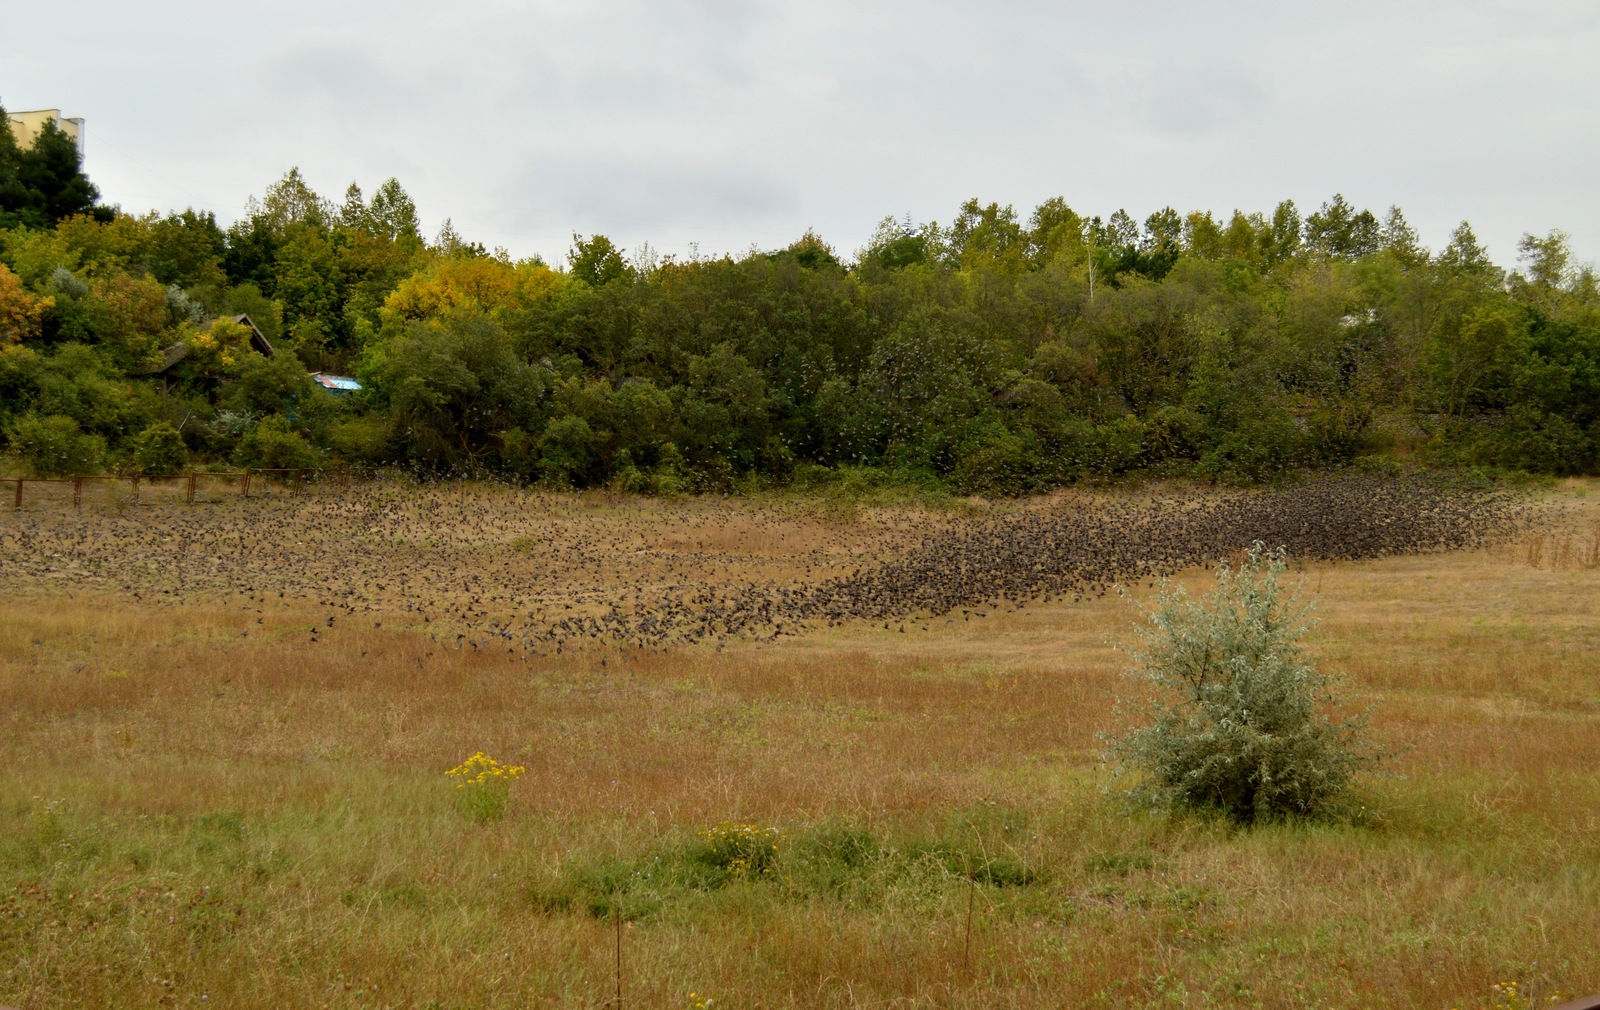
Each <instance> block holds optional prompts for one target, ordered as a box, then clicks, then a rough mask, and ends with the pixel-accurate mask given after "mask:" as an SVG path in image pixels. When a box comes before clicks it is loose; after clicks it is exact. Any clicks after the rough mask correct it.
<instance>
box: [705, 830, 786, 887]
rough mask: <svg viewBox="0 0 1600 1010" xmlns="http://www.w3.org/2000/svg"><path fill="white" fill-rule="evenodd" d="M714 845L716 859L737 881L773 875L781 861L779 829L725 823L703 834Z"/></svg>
mask: <svg viewBox="0 0 1600 1010" xmlns="http://www.w3.org/2000/svg"><path fill="white" fill-rule="evenodd" d="M701 834H703V835H704V836H705V839H706V841H708V842H710V843H711V854H712V858H713V859H714V860H715V861H716V862H717V863H718V864H720V865H721V866H722V867H723V868H724V869H726V870H727V871H729V872H730V873H732V874H733V875H734V876H736V877H746V876H750V875H752V874H770V873H771V872H772V867H773V864H774V863H776V862H777V860H778V843H779V842H781V841H783V836H782V835H781V834H779V833H778V829H777V828H768V827H763V826H762V825H760V824H737V823H734V822H732V821H723V822H721V823H720V824H717V825H716V826H714V827H710V828H707V829H705V831H703V832H701Z"/></svg>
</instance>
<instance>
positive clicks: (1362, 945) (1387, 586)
mask: <svg viewBox="0 0 1600 1010" xmlns="http://www.w3.org/2000/svg"><path fill="white" fill-rule="evenodd" d="M1583 489H1585V488H1584V486H1582V485H1574V486H1571V487H1569V488H1568V489H1567V491H1566V492H1565V493H1566V494H1568V495H1569V496H1570V495H1571V494H1573V493H1575V492H1576V491H1578V490H1583ZM1572 500H1575V501H1579V502H1587V499H1586V498H1585V499H1572ZM622 507H623V508H627V507H630V506H626V505H625V506H622ZM647 507H649V508H651V509H656V508H659V507H660V506H657V505H649V506H647ZM1586 507H1588V508H1590V509H1591V510H1592V508H1593V506H1586ZM693 508H694V509H696V510H701V509H704V508H705V506H704V505H702V504H695V505H694V506H693ZM1580 518H1581V519H1582V520H1583V522H1585V523H1588V522H1592V520H1593V516H1592V515H1590V514H1589V513H1584V514H1583V515H1582V516H1581V517H1580ZM607 521H613V522H614V521H616V517H615V515H614V514H612V515H611V516H610V517H609V518H608V520H607ZM741 521H743V520H741ZM1587 529H1588V527H1587V526H1584V525H1581V524H1580V525H1579V526H1578V527H1577V530H1578V532H1577V533H1576V534H1574V536H1577V537H1579V538H1581V537H1582V536H1583V535H1586V533H1585V531H1586V530H1587ZM818 535H825V534H823V533H819V534H818ZM1563 535H1565V534H1563ZM685 537H686V539H688V534H685ZM1580 547H1581V545H1580ZM620 550H621V548H619V551H620ZM717 550H718V551H719V554H718V558H719V560H718V562H717V563H718V564H720V565H724V566H727V565H728V564H729V559H728V551H729V550H730V548H729V547H728V545H726V544H720V545H718V548H717ZM1584 557H1585V555H1584V554H1583V551H1582V550H1581V549H1578V548H1573V549H1568V550H1566V552H1565V553H1562V552H1561V551H1558V550H1557V549H1556V548H1555V546H1554V542H1553V541H1552V542H1551V543H1550V545H1549V546H1546V545H1545V544H1544V542H1541V546H1540V547H1539V548H1538V549H1537V550H1535V549H1534V547H1533V544H1532V542H1531V541H1530V542H1528V543H1523V544H1517V545H1510V546H1507V547H1504V548H1501V549H1497V550H1495V551H1488V552H1482V553H1477V554H1470V555H1467V554H1463V555H1441V556H1428V557H1421V558H1406V559H1395V560H1390V561H1384V562H1378V563H1371V564H1361V565H1341V566H1327V567H1322V568H1316V569H1313V570H1311V571H1310V572H1308V581H1309V586H1310V588H1311V589H1313V590H1314V591H1317V592H1319V593H1320V595H1321V597H1322V599H1323V604H1322V607H1321V610H1320V614H1321V617H1322V619H1323V624H1322V627H1321V628H1320V630H1319V632H1318V634H1317V635H1316V636H1315V639H1316V642H1317V644H1318V648H1319V650H1320V653H1321V655H1322V657H1323V659H1324V661H1325V662H1327V663H1328V664H1329V665H1330V666H1331V667H1332V668H1334V669H1337V670H1342V671H1345V672H1346V673H1348V674H1349V676H1350V677H1351V679H1352V694H1353V695H1354V696H1355V698H1356V700H1357V702H1358V703H1372V704H1374V705H1375V706H1376V708H1375V713H1374V731H1375V732H1376V733H1377V734H1378V735H1379V737H1380V738H1381V739H1382V740H1384V741H1386V742H1388V743H1390V744H1392V745H1395V746H1396V747H1398V748H1400V754H1399V756H1398V757H1397V759H1396V760H1395V762H1394V763H1393V765H1392V768H1391V771H1392V773H1393V774H1392V775H1391V777H1388V778H1384V779H1380V780H1377V781H1375V782H1373V783H1371V784H1369V785H1368V786H1367V787H1366V789H1365V792H1364V793H1363V795H1362V796H1361V797H1360V798H1359V802H1360V803H1361V804H1364V806H1365V807H1366V811H1365V812H1364V813H1358V814H1357V815H1356V816H1352V817H1351V818H1349V819H1347V820H1346V821H1344V822H1341V823H1335V824H1323V825H1276V826H1266V827H1261V828H1257V829H1253V830H1249V831H1239V830H1237V829H1234V828H1232V827H1230V826H1228V825H1227V824H1225V823H1220V822H1214V821H1210V820H1206V819H1203V818H1196V817H1172V818H1156V817H1148V816H1144V815H1137V814H1130V813H1127V812H1126V811H1124V810H1123V809H1122V808H1121V806H1120V805H1119V804H1118V802H1117V801H1116V800H1115V799H1114V798H1111V797H1108V796H1107V795H1106V794H1105V793H1104V792H1103V789H1102V787H1103V786H1104V784H1105V780H1106V775H1105V771H1104V770H1103V769H1102V768H1100V767H1099V766H1098V765H1097V760H1096V756H1095V755H1096V753H1097V749H1098V742H1097V734H1098V733H1100V732H1103V731H1105V730H1107V729H1110V728H1111V726H1112V725H1113V722H1112V720H1113V716H1112V703H1111V700H1110V693H1111V692H1112V691H1114V690H1118V689H1122V688H1123V687H1124V684H1123V683H1122V682H1121V681H1120V680H1119V678H1118V677H1117V670H1118V669H1119V667H1120V659H1119V657H1118V655H1117V654H1116V653H1115V652H1114V650H1112V649H1111V648H1110V646H1109V644H1108V639H1119V638H1126V637H1127V635H1126V630H1127V626H1128V622H1129V621H1130V620H1131V618H1132V614H1131V613H1130V611H1129V609H1128V608H1127V607H1126V605H1124V604H1122V603H1120V602H1119V601H1112V600H1097V601H1092V602H1089V603H1085V604H1079V605H1070V604H1067V605H1057V604H1052V605H1047V606H1039V607H1030V608H1028V609H1027V610H1025V611H1018V612H1015V613H1005V612H996V613H993V614H992V615H991V616H988V617H986V618H983V619H970V618H969V619H966V620H963V619H962V618H961V617H960V616H959V615H958V616H957V617H956V618H954V619H952V620H949V621H945V620H940V621H935V622H932V623H931V625H930V626H929V627H928V628H927V629H926V630H922V629H921V628H919V627H913V628H910V629H908V632H906V633H901V632H900V631H899V630H898V628H894V629H884V628H881V627H877V628H868V627H865V626H861V625H847V626H844V627H841V628H838V629H833V630H832V631H829V632H826V633H816V634H811V635H807V636H803V637H801V638H798V639H790V640H781V641H779V642H777V643H772V644H767V645H759V646H758V645H753V644H751V645H730V646H728V647H727V648H725V649H722V650H715V649H713V648H711V647H702V648H696V649H685V650H679V651H675V652H670V653H666V654H643V655H639V654H636V655H629V656H626V657H624V656H622V655H618V654H616V653H601V652H593V653H583V654H578V655H568V656H565V657H560V658H553V657H552V658H542V659H541V658H535V659H532V660H530V661H527V662H523V661H521V660H520V659H519V658H516V657H507V656H498V655H492V654H490V653H488V652H474V651H471V650H464V651H457V650H452V649H449V648H446V647H444V646H441V645H440V644H439V643H438V642H436V641H435V640H434V639H431V638H428V637H425V636H424V635H422V634H419V633H418V632H417V631H415V630H413V629H409V628H399V630H397V626H398V622H396V621H393V620H391V621H389V622H387V623H388V624H390V628H388V629H380V628H377V627H374V626H372V624H369V623H365V622H356V621H351V622H348V623H346V622H339V623H338V624H336V625H334V626H332V627H328V628H324V629H323V630H321V631H320V632H319V634H318V635H317V636H314V637H312V638H311V639H310V640H308V636H307V634H306V628H307V624H308V622H313V621H316V620H317V619H318V618H319V617H320V614H321V612H320V611H318V610H316V609H315V608H312V607H311V606H310V602H309V601H307V603H306V605H305V608H304V612H303V613H302V612H301V610H298V609H296V607H295V606H289V605H286V606H284V607H282V608H280V609H277V610H268V611H266V612H262V611H260V610H259V609H248V610H247V609H244V608H241V607H239V606H237V605H236V604H234V603H233V602H231V601H226V600H217V601H214V602H207V601H206V600H205V599H203V598H193V599H187V600H185V601H183V602H181V603H179V604H177V605H172V606H164V607H150V606H145V605H144V604H142V603H140V602H139V601H135V600H131V599H129V598H127V597H126V596H125V595H123V594H117V593H106V592H95V593H90V594H88V595H86V594H85V593H84V592H82V591H76V592H73V591H71V590H68V589H65V588H55V587H52V586H51V585H50V584H49V583H47V582H43V581H41V582H39V583H37V584H33V585H21V586H13V589H12V592H11V595H10V596H9V597H7V598H5V599H3V600H0V698H3V699H4V701H3V707H0V724H3V732H0V1003H8V1004H15V1005H18V1006H22V1007H26V1008H35V1007H40V1008H42V1007H56V1006H100V1005H119V1006H158V1005H163V1006H189V1005H193V1006H201V1005H204V1006H263V1007H265V1006H321V1005H328V1006H350V1007H357V1006H371V1007H379V1006H394V1007H413V1006H414V1007H429V1006H437V1007H476V1006H507V1007H510V1006H518V1007H521V1006H528V1005H545V1006H563V1007H565V1006H592V1007H600V1006H605V1005H607V1004H608V1003H610V1002H612V1000H613V998H614V993H615V984H616V981H615V977H614V972H615V948H614V944H615V942H616V939H615V934H614V933H613V922H612V919H611V918H610V917H611V916H612V915H613V914H614V913H618V912H620V913H621V915H622V916H623V917H625V919H626V920H627V926H626V928H625V929H624V930H623V932H622V947H623V980H622V981H623V989H624V999H625V1002H626V1004H627V1005H630V1006H650V1007H678V1006H685V1005H687V1001H688V998H689V993H690V992H695V993H699V994H702V995H705V994H709V995H711V996H713V997H715V999H716V1005H719V1006H726V1007H737V1006H780V1007H781V1006H793V1007H851V1006H900V1007H912V1006H927V1007H933V1006H939V1007H993V1006H1017V1007H1059V1006H1107V1007H1112V1006H1116V1007H1122V1006H1169V1005H1191V1006H1240V1007H1253V1006H1265V1007H1276V1006H1328V1007H1362V1006H1386V1007H1387V1006H1421V1007H1451V1006H1461V1007H1466V1006H1483V1007H1487V1006H1491V1005H1494V1004H1495V1003H1496V1002H1497V1001H1498V1002H1499V1003H1501V1004H1506V1000H1507V997H1506V996H1505V995H1504V993H1503V992H1497V991H1496V989H1495V986H1496V985H1497V984H1500V983H1504V982H1508V981H1515V982H1517V983H1518V986H1519V990H1520V991H1521V992H1524V993H1530V994H1531V998H1532V999H1533V1000H1534V1001H1535V1002H1543V1001H1544V999H1545V998H1546V997H1547V996H1549V995H1551V994H1553V993H1554V992H1556V991H1558V990H1559V991H1563V992H1566V993H1569V994H1575V993H1578V992H1587V991H1594V990H1600V973H1597V969H1596V967H1595V961H1594V950H1595V941H1594V938H1595V937H1596V936H1600V820H1597V814H1596V813H1595V811H1597V810H1600V779H1597V776H1596V775H1595V773H1594V770H1595V766H1596V758H1597V756H1600V569H1596V568H1590V567H1585V565H1584V564H1583V563H1582V559H1583V558H1584ZM1575 559H1576V560H1575ZM403 560H404V559H403V551H402V550H401V549H400V548H395V554H394V562H395V563H396V564H397V565H398V564H402V563H403ZM1192 578H1193V579H1194V580H1195V581H1196V582H1199V581H1203V580H1204V574H1203V573H1195V574H1194V575H1193V576H1192ZM69 592H70V596H69ZM258 618H260V622H259V623H258ZM602 661H604V665H602ZM480 748H481V749H484V750H487V751H489V752H490V753H491V754H494V755H495V756H496V757H500V758H502V759H504V760H508V761H515V762H516V763H518V764H522V765H525V766H527V768H528V773H527V775H526V776H524V777H523V778H522V779H519V780H518V781H517V782H516V783H515V784H514V786H513V791H512V802H511V807H510V813H509V815H508V816H507V818H506V819H505V820H503V821H499V822H496V823H491V824H487V825H475V824H472V823H470V822H469V821H468V820H467V819H466V818H464V817H463V816H462V815H461V813H460V812H459V811H458V810H457V809H456V807H455V805H454V803H453V795H452V787H451V783H450V782H449V781H448V780H447V779H446V778H445V777H444V775H443V772H444V770H445V769H447V768H449V767H451V766H452V765H454V764H456V763H457V762H458V761H460V760H461V759H462V758H463V757H465V756H467V755H468V754H471V753H472V752H473V751H475V750H478V749H480ZM724 821H731V822H735V823H749V824H758V825H768V826H772V827H774V828H776V829H777V830H778V831H779V832H780V833H781V836H782V837H781V840H779V841H778V843H777V844H778V855H777V858H776V860H775V861H774V863H773V864H772V871H771V872H770V873H756V874H750V873H740V872H738V871H737V869H736V868H731V867H730V866H729V865H727V864H726V862H725V861H719V858H718V857H717V855H716V853H715V852H713V851H711V849H710V847H709V845H708V842H707V840H706V839H705V837H704V836H703V834H702V832H703V831H704V830H705V829H706V828H708V827H710V826H713V825H715V824H718V823H719V822H724Z"/></svg>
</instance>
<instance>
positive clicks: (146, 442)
mask: <svg viewBox="0 0 1600 1010" xmlns="http://www.w3.org/2000/svg"><path fill="white" fill-rule="evenodd" d="M188 463H189V449H188V447H187V446H185V445H184V444H183V436H182V435H180V434H178V429H176V428H174V427H173V426H172V425H170V424H168V423H167V422H165V421H157V422H156V423H155V424H152V425H151V426H150V427H148V428H146V429H145V430H143V431H141V432H140V433H139V434H138V435H136V436H135V437H134V439H133V464H134V466H135V467H136V468H137V469H138V471H139V472H140V473H158V474H162V473H178V472H179V471H181V470H182V469H183V468H184V467H185V466H187V465H188Z"/></svg>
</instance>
